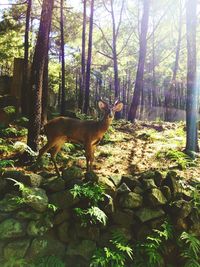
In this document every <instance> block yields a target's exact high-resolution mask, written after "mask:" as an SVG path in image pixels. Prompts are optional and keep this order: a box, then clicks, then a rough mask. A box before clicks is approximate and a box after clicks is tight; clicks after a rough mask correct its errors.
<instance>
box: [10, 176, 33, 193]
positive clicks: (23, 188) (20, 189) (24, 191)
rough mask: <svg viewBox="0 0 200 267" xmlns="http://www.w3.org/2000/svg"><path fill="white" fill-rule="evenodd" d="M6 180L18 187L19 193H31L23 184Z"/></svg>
mask: <svg viewBox="0 0 200 267" xmlns="http://www.w3.org/2000/svg"><path fill="white" fill-rule="evenodd" d="M7 180H11V181H13V182H14V185H15V186H19V191H20V192H23V193H26V194H29V193H30V192H31V190H30V189H29V188H28V187H26V186H25V185H24V184H23V183H21V182H18V181H17V180H15V179H12V178H7Z"/></svg>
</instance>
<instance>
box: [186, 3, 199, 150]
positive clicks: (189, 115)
mask: <svg viewBox="0 0 200 267" xmlns="http://www.w3.org/2000/svg"><path fill="white" fill-rule="evenodd" d="M196 12H197V0H186V31H187V103H186V151H196V152H197V151H198V135H197V110H198V109H197V98H198V93H197V84H196V27H197V15H196Z"/></svg>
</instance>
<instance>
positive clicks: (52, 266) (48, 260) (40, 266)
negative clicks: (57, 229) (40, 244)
mask: <svg viewBox="0 0 200 267" xmlns="http://www.w3.org/2000/svg"><path fill="white" fill-rule="evenodd" d="M34 267H65V264H64V262H63V261H62V260H61V259H60V258H58V257H56V256H54V255H52V256H47V257H44V258H40V259H38V260H37V261H36V263H35V264H34Z"/></svg>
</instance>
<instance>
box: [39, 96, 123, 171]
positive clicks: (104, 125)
mask: <svg viewBox="0 0 200 267" xmlns="http://www.w3.org/2000/svg"><path fill="white" fill-rule="evenodd" d="M98 107H99V109H100V110H101V111H103V112H104V115H103V117H102V119H100V120H98V121H96V120H79V119H75V118H69V117H57V118H54V119H52V120H50V121H48V122H47V124H45V125H44V133H45V134H46V136H47V143H46V145H44V146H43V147H42V148H41V149H40V151H39V155H38V158H37V162H38V161H39V160H40V158H41V157H42V156H43V154H44V153H46V152H48V151H49V152H50V154H51V160H52V162H53V164H54V167H55V171H56V173H57V175H58V176H60V172H59V169H58V166H57V164H56V155H57V153H58V152H59V151H60V150H61V148H62V146H63V144H64V143H65V142H68V143H77V144H82V145H83V147H84V150H85V157H86V170H87V172H89V171H91V170H92V169H93V168H92V166H93V162H94V151H95V148H96V145H97V144H98V143H99V142H100V141H101V139H102V138H103V136H104V134H105V132H106V131H107V130H108V128H109V126H110V124H111V123H112V121H113V119H114V116H115V112H119V111H121V110H122V108H123V103H122V102H120V101H118V100H117V101H116V102H115V103H114V105H112V106H110V105H108V104H107V103H106V102H105V101H103V100H99V101H98Z"/></svg>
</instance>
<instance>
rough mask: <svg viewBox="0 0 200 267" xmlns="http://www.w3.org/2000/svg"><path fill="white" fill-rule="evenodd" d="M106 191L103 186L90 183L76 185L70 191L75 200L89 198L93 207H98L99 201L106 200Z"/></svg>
mask: <svg viewBox="0 0 200 267" xmlns="http://www.w3.org/2000/svg"><path fill="white" fill-rule="evenodd" d="M104 191H105V190H104V188H103V186H101V185H98V184H93V183H90V182H88V183H86V184H83V185H77V184H75V185H74V187H73V188H72V189H71V190H70V192H71V193H72V195H73V197H74V198H76V197H78V198H87V199H88V200H90V202H91V203H92V205H97V203H98V202H99V201H102V200H103V199H104Z"/></svg>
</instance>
